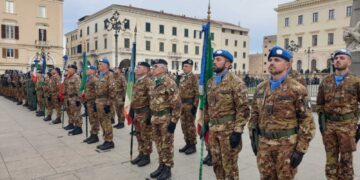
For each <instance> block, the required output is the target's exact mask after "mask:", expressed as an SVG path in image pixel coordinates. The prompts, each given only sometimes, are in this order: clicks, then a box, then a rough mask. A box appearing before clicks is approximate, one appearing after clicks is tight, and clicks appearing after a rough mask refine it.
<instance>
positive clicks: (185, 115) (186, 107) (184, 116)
mask: <svg viewBox="0 0 360 180" xmlns="http://www.w3.org/2000/svg"><path fill="white" fill-rule="evenodd" d="M191 108H192V105H190V104H182V107H181V116H180V122H181V129H182V132H183V134H184V140H185V142H186V144H196V128H195V116H194V115H192V114H191Z"/></svg>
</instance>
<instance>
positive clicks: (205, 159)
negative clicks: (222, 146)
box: [203, 151, 211, 164]
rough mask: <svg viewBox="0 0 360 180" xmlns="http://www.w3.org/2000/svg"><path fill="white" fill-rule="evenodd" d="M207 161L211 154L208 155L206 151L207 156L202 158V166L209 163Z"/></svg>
mask: <svg viewBox="0 0 360 180" xmlns="http://www.w3.org/2000/svg"><path fill="white" fill-rule="evenodd" d="M209 159H211V153H210V151H208V154H207V156H206V157H205V158H204V160H203V164H207V163H208V161H209Z"/></svg>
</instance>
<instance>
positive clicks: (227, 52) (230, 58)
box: [213, 49, 234, 63]
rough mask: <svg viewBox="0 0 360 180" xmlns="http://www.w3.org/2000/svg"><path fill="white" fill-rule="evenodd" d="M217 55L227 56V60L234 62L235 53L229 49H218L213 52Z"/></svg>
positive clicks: (214, 55)
mask: <svg viewBox="0 0 360 180" xmlns="http://www.w3.org/2000/svg"><path fill="white" fill-rule="evenodd" d="M217 56H222V57H224V58H226V59H227V60H229V61H230V62H231V63H232V62H234V57H233V55H232V54H231V53H230V52H229V51H227V50H223V49H219V50H216V51H215V52H214V54H213V57H214V58H215V57H217Z"/></svg>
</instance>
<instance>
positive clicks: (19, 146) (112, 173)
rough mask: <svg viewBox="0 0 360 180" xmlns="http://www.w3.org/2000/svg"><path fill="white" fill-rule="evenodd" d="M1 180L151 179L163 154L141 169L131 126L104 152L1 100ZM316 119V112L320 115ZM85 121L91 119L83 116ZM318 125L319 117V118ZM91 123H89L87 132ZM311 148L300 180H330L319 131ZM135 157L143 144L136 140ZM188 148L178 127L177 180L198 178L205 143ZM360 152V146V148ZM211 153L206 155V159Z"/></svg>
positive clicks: (250, 167)
mask: <svg viewBox="0 0 360 180" xmlns="http://www.w3.org/2000/svg"><path fill="white" fill-rule="evenodd" d="M0 109H1V111H0V155H1V156H0V180H8V179H44V180H48V179H49V180H55V179H56V180H76V179H84V180H90V179H101V180H106V179H109V180H114V179H124V180H125V179H126V180H129V179H134V180H138V179H145V178H146V177H149V174H150V173H151V172H152V171H153V170H155V169H156V168H157V166H158V164H157V153H156V149H155V146H153V148H154V149H153V153H152V155H151V164H150V165H148V166H146V167H142V168H139V167H137V166H134V165H132V164H131V163H130V162H129V160H130V155H129V154H130V153H129V152H130V149H129V146H130V135H129V132H130V127H129V126H126V127H125V128H124V129H121V130H117V129H114V142H115V149H114V150H112V151H110V152H106V153H98V152H96V151H95V148H96V145H97V144H94V145H88V144H84V143H82V140H83V139H84V138H85V133H84V134H83V135H78V136H68V135H67V132H66V131H65V130H63V129H61V125H49V124H48V123H47V122H44V121H43V120H42V118H38V117H36V116H35V113H34V112H30V111H28V110H27V109H26V108H24V107H23V106H17V105H16V104H15V103H14V102H12V101H10V100H7V99H5V98H3V97H0ZM314 116H315V118H317V117H316V114H314ZM83 119H84V121H85V118H83ZM315 122H317V119H315ZM84 127H85V125H83V129H85V128H84ZM316 132H317V133H316V135H315V139H314V140H313V141H312V142H311V144H310V149H309V151H308V153H307V154H306V155H305V157H304V159H303V162H302V164H301V165H300V168H299V170H298V174H297V176H296V179H304V180H307V179H316V180H321V179H325V174H324V166H325V152H324V147H323V144H322V141H321V136H320V133H319V130H317V131H316ZM134 142H135V143H134V149H135V151H134V157H135V156H136V155H137V150H136V148H137V144H136V140H135V137H134ZM183 145H184V140H183V135H182V132H181V128H180V123H178V125H177V128H176V134H175V149H174V152H175V153H174V161H175V166H174V168H173V169H172V175H173V176H172V177H173V178H172V179H174V180H178V179H184V180H190V179H194V180H195V179H198V172H199V159H200V143H198V146H197V153H196V154H195V155H190V156H186V155H184V154H180V153H179V152H178V149H179V148H181V147H182V146H183ZM358 148H360V147H359V145H358ZM206 153H207V152H204V155H206ZM239 169H240V179H247V180H253V179H254V180H256V179H259V173H258V170H257V167H256V162H255V156H254V155H253V153H252V151H251V146H250V140H249V138H248V133H247V131H246V132H245V134H244V135H243V149H242V151H241V153H240V156H239ZM354 169H355V179H360V155H359V151H357V152H355V153H354ZM203 179H206V180H212V179H215V176H214V173H213V170H212V167H208V166H204V168H203Z"/></svg>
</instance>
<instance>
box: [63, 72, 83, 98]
mask: <svg viewBox="0 0 360 180" xmlns="http://www.w3.org/2000/svg"><path fill="white" fill-rule="evenodd" d="M63 89H64V92H65V94H66V96H67V98H75V99H76V98H78V97H79V90H80V77H79V75H77V74H73V75H72V76H70V77H68V78H67V79H66V86H64V87H63Z"/></svg>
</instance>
